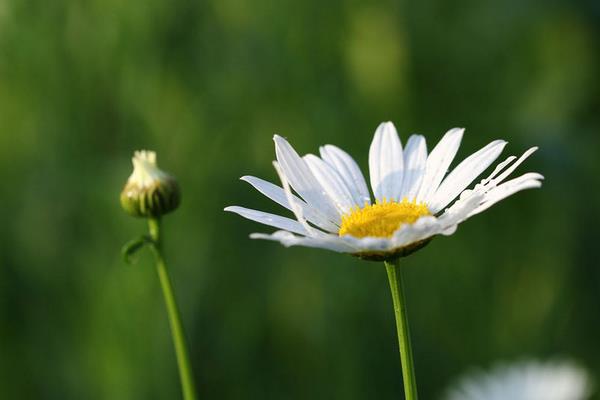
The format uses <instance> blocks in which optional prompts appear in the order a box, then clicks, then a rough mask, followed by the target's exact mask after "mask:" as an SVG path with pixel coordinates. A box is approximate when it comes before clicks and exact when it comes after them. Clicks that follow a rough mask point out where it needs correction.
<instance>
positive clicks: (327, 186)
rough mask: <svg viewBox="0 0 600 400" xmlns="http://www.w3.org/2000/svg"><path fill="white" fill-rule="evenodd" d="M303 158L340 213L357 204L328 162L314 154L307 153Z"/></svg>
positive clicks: (347, 211) (345, 212)
mask: <svg viewBox="0 0 600 400" xmlns="http://www.w3.org/2000/svg"><path fill="white" fill-rule="evenodd" d="M303 159H304V161H305V162H306V164H307V165H308V167H309V168H310V170H311V172H312V173H313V175H314V176H315V178H316V179H317V181H319V183H320V184H321V186H322V187H323V189H324V190H325V193H327V195H328V196H329V198H330V199H331V202H332V203H333V204H334V205H335V206H336V207H337V209H338V210H339V212H340V213H341V214H347V213H349V212H350V211H351V210H352V208H353V207H356V206H358V204H356V203H355V202H354V197H353V196H352V193H350V191H349V190H348V188H347V187H346V184H345V183H344V181H343V180H342V178H341V177H340V175H339V174H338V173H337V171H336V170H334V169H333V168H332V167H331V166H330V165H329V164H327V163H326V162H325V161H323V160H321V159H320V158H319V157H317V156H315V155H314V154H307V155H305V156H304V157H303Z"/></svg>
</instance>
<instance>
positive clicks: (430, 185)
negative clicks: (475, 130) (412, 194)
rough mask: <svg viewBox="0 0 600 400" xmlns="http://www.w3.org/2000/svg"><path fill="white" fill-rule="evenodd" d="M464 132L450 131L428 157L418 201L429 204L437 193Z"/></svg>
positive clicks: (459, 129)
mask: <svg viewBox="0 0 600 400" xmlns="http://www.w3.org/2000/svg"><path fill="white" fill-rule="evenodd" d="M464 131H465V130H464V129H463V128H453V129H450V130H449V131H448V132H446V134H445V135H444V137H443V138H442V139H441V140H440V141H439V143H438V144H437V145H436V146H435V148H434V149H433V150H432V151H431V153H430V154H429V157H427V166H426V168H425V175H424V176H423V182H422V183H421V187H420V188H419V194H418V195H417V201H424V202H427V200H429V198H430V196H432V195H433V194H434V193H435V192H436V190H437V188H438V186H439V185H440V182H441V181H442V179H443V178H444V176H445V175H446V172H448V167H449V166H450V164H451V163H452V160H453V159H454V156H456V152H457V151H458V147H459V146H460V141H461V139H462V136H463V133H464Z"/></svg>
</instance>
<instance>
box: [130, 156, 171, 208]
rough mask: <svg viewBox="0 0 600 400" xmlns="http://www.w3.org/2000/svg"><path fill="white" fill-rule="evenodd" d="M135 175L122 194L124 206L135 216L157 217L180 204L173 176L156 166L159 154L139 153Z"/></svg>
mask: <svg viewBox="0 0 600 400" xmlns="http://www.w3.org/2000/svg"><path fill="white" fill-rule="evenodd" d="M131 161H132V162H133V173H132V174H131V176H130V177H129V179H128V180H127V183H126V184H125V187H124V188H123V191H122V192H121V206H122V207H123V209H124V210H125V211H127V212H128V213H129V214H131V215H133V216H135V217H151V218H157V217H160V216H161V215H164V214H166V213H169V212H171V211H173V210H175V209H176V208H177V207H178V206H179V203H180V201H181V194H180V191H179V185H178V184H177V181H176V180H175V178H174V177H172V176H171V175H169V174H167V173H166V172H164V171H162V170H161V169H159V168H158V166H157V165H156V153H155V152H153V151H148V150H141V151H136V152H135V153H134V156H133V158H132V159H131Z"/></svg>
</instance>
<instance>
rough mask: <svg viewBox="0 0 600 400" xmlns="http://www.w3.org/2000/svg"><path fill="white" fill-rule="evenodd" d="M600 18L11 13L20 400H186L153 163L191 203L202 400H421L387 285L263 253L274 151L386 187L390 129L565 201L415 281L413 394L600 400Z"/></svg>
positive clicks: (188, 249) (434, 12) (246, 6)
mask: <svg viewBox="0 0 600 400" xmlns="http://www.w3.org/2000/svg"><path fill="white" fill-rule="evenodd" d="M599 4H600V3H598V2H597V1H593V0H581V1H576V0H575V1H566V0H565V1H561V0H554V1H547V2H539V1H534V0H524V1H523V0H520V1H516V0H510V1H504V2H497V1H491V0H484V1H474V0H459V1H452V2H448V1H443V0H434V1H394V2H392V1H374V2H362V1H340V0H332V1H319V0H305V1H302V2H300V1H290V0H283V1H264V0H258V1H252V2H251V1H244V0H212V1H208V0H205V1H191V0H176V1H173V0H168V1H167V0H146V1H139V0H130V1H125V2H124V1H121V0H87V1H83V0H82V1H77V0H53V1H42V0H32V1H17V0H1V1H0V181H1V182H2V184H1V185H0V204H1V207H2V210H3V216H2V222H1V223H0V398H3V399H42V398H43V399H175V398H178V397H179V396H180V392H179V381H178V375H177V369H176V365H175V357H174V354H173V349H172V346H171V341H170V336H169V331H168V325H167V319H166V313H165V309H164V306H163V302H162V297H161V293H160V288H159V286H158V282H157V278H156V276H155V271H154V269H153V265H152V259H151V257H150V256H149V255H148V254H146V253H143V254H141V255H140V256H139V257H138V261H137V263H136V264H135V265H133V266H130V265H126V264H124V262H123V261H122V260H121V257H120V253H119V252H120V248H121V246H122V244H123V243H125V242H126V241H128V240H129V239H131V238H132V237H135V236H137V235H139V234H141V233H143V232H145V230H146V226H145V224H144V222H143V221H142V220H136V219H134V218H131V217H129V216H127V215H125V214H124V213H123V211H122V210H121V209H120V206H119V202H118V195H119V192H120V190H121V188H122V185H123V184H124V182H125V180H126V178H127V177H128V175H129V174H130V172H131V165H130V157H131V155H132V152H133V150H135V149H140V148H148V149H153V150H156V151H158V157H159V163H160V165H161V166H162V167H163V168H164V169H167V170H168V171H170V172H172V173H173V174H175V175H176V176H177V177H178V178H179V180H180V183H181V186H182V188H183V196H184V197H183V203H182V206H181V208H180V209H179V210H178V211H177V212H176V213H174V214H172V215H171V216H169V217H168V218H167V219H166V220H165V235H166V237H167V239H166V240H167V243H166V247H167V253H168V259H169V261H170V264H171V269H172V274H173V279H174V283H175V286H176V292H177V296H178V298H179V300H180V303H181V308H182V313H183V318H184V321H185V324H186V328H187V331H188V336H189V341H190V344H191V348H192V355H193V364H194V367H195V374H196V378H197V382H198V386H199V391H200V393H201V398H204V399H348V400H349V399H370V398H380V399H389V398H401V393H402V382H401V374H400V369H399V360H398V354H397V350H396V345H397V344H396V337H395V330H394V320H393V313H392V308H391V300H390V295H389V292H388V286H387V279H386V275H385V271H384V268H383V266H382V265H380V264H377V263H368V262H363V261H360V260H357V259H354V258H352V257H350V256H344V255H338V254H334V253H331V252H326V251H321V250H313V249H304V248H292V249H285V248H283V247H281V246H280V245H278V244H275V243H270V242H263V241H251V240H250V239H248V234H249V233H251V232H257V231H258V232H269V231H271V229H269V228H267V227H263V226H259V225H258V224H255V223H252V222H249V221H246V220H243V219H242V218H240V217H238V216H235V215H232V214H228V213H225V212H223V211H222V210H223V207H225V206H227V205H233V204H237V205H245V206H249V207H253V208H258V209H262V210H266V211H278V212H279V211H281V210H279V209H278V207H277V206H276V205H274V204H272V203H271V202H270V201H269V200H267V199H266V198H264V197H262V196H261V195H260V194H259V193H258V192H255V191H254V190H253V189H252V188H251V187H250V186H249V185H247V184H246V183H244V182H240V181H239V180H238V178H239V177H240V176H242V175H246V174H251V175H256V176H260V177H263V178H266V179H269V180H272V181H276V179H277V178H276V174H275V172H274V171H273V169H272V166H271V161H272V160H273V158H274V149H273V143H272V140H271V138H272V135H273V134H274V133H279V134H281V135H284V136H286V137H287V138H288V139H289V140H290V141H291V142H292V144H293V145H294V146H295V147H296V148H297V149H298V151H299V152H301V153H308V152H316V151H317V149H318V146H319V145H322V144H325V143H333V144H337V145H339V146H341V147H342V148H344V149H346V150H347V151H349V152H350V153H351V154H352V155H354V156H355V158H356V159H357V160H358V161H359V163H360V165H361V166H362V167H363V168H364V169H365V170H366V166H367V154H368V146H369V144H370V141H371V138H372V134H373V132H374V130H375V128H376V126H377V125H378V123H379V122H381V121H385V120H392V121H394V123H395V124H396V126H397V128H398V131H399V132H400V134H401V137H402V139H403V140H406V138H407V137H408V135H409V134H410V133H421V134H424V135H426V136H427V138H428V145H429V146H432V145H433V144H435V142H437V140H438V139H439V138H440V137H441V135H442V134H443V133H444V132H445V131H446V130H447V129H448V128H451V127H454V126H464V127H466V128H467V131H466V134H465V137H464V140H463V145H462V147H461V150H460V151H459V155H458V157H457V159H460V158H462V157H465V156H466V155H468V154H470V153H471V152H472V151H474V150H476V149H478V148H480V147H482V146H483V145H485V144H486V143H488V142H489V141H491V140H492V139H496V138H505V139H507V140H509V142H510V143H509V145H508V146H507V148H506V150H505V153H504V156H506V155H509V154H517V155H519V154H521V153H522V152H523V151H524V150H525V149H527V148H528V147H530V146H533V145H539V146H540V150H539V151H538V152H537V153H536V154H535V155H534V156H533V157H532V158H531V159H530V160H528V161H527V162H526V163H525V165H524V166H523V167H521V168H520V171H521V172H527V171H539V172H541V173H543V174H544V175H545V176H546V181H545V182H544V186H543V188H542V189H541V190H531V191H527V192H523V193H520V194H519V195H517V196H514V197H512V198H510V199H508V200H506V201H504V202H502V203H500V204H498V205H497V206H495V207H494V208H492V209H491V210H490V211H488V212H486V213H484V214H482V215H480V216H478V217H477V218H474V219H472V220H470V221H469V222H467V223H465V224H464V225H461V227H460V228H459V230H458V232H457V233H456V234H455V235H454V236H452V237H443V238H439V239H436V240H434V241H433V242H432V243H431V244H430V245H429V246H428V247H427V248H425V249H424V250H423V251H421V252H418V253H417V254H415V255H413V256H411V257H409V258H407V259H406V260H405V266H406V269H405V274H406V286H407V296H408V307H409V314H410V319H411V323H412V326H411V328H412V336H413V345H414V351H415V360H416V368H417V377H418V382H419V387H420V392H421V397H422V398H423V399H434V398H438V396H439V395H440V394H441V393H442V392H443V390H444V388H445V387H446V386H447V385H448V384H449V383H450V382H451V381H452V380H453V379H454V378H456V377H457V376H458V375H460V374H462V373H463V372H464V371H466V370H468V369H469V368H472V367H473V366H481V367H486V366H489V365H491V364H493V363H494V362H495V360H509V361H510V360H515V359H521V358H523V357H534V358H541V359H548V358H554V357H568V358H571V359H574V360H576V361H578V362H579V363H581V364H582V365H583V366H585V367H586V368H587V369H588V370H589V371H590V373H591V374H592V375H593V376H594V377H595V378H596V380H597V381H600V346H599V345H598V338H600V319H599V318H600V317H599V311H598V310H599V306H600V268H599V267H600V265H598V251H597V249H598V240H599V239H600V235H599V234H598V228H597V227H598V225H599V223H600V213H599V211H598V204H600V188H599V183H600V181H599V180H598V176H599V175H600V162H599V160H598V154H599V150H600V136H599V133H600V100H599V99H600V97H599V96H600V85H599V81H598V76H599V72H600V59H599V54H600V51H599V50H600V5H599Z"/></svg>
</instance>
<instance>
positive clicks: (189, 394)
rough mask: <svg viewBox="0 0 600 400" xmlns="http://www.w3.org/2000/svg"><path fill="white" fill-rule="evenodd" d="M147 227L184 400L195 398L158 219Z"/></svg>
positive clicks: (153, 219)
mask: <svg viewBox="0 0 600 400" xmlns="http://www.w3.org/2000/svg"><path fill="white" fill-rule="evenodd" d="M148 227H149V229H150V236H151V237H152V239H153V241H154V245H153V246H152V248H153V249H154V256H155V258H156V271H157V272H158V278H159V280H160V286H161V287H162V291H163V296H164V298H165V304H166V306H167V313H168V314H169V325H170V326H171V335H172V337H173V344H174V346H175V354H176V356H177V366H178V367H179V377H180V379H181V389H182V392H183V398H184V399H185V400H195V399H196V387H195V385H194V379H193V377H192V367H191V363H190V358H189V356H188V351H187V343H186V340H185V334H184V332H183V325H182V324H181V316H180V314H179V309H178V308H177V302H176V301H175V295H174V294H173V285H172V284H171V278H170V277H169V271H168V269H167V265H166V263H165V259H164V257H163V255H162V238H161V236H160V219H157V218H149V219H148Z"/></svg>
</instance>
